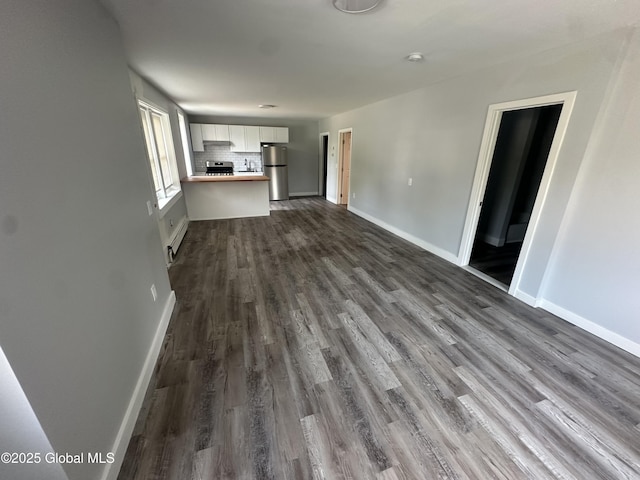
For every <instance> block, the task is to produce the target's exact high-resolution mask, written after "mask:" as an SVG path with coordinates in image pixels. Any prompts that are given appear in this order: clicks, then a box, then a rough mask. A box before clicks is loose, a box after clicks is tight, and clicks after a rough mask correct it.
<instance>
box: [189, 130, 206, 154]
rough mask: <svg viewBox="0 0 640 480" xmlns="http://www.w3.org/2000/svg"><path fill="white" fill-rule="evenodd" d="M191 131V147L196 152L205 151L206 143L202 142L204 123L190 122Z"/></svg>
mask: <svg viewBox="0 0 640 480" xmlns="http://www.w3.org/2000/svg"><path fill="white" fill-rule="evenodd" d="M189 130H190V131H191V148H193V151H194V152H204V143H202V125H201V124H199V123H190V124H189Z"/></svg>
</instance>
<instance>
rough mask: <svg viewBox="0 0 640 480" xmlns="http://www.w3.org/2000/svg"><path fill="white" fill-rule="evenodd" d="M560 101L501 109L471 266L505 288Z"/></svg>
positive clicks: (539, 175)
mask: <svg viewBox="0 0 640 480" xmlns="http://www.w3.org/2000/svg"><path fill="white" fill-rule="evenodd" d="M561 111H562V104H556V105H546V106H544V107H534V108H525V109H521V110H511V111H507V112H504V113H503V115H502V120H501V121H500V128H499V130H498V137H497V139H496V146H495V149H494V152H493V158H492V160H491V168H490V170H489V178H488V179H487V187H486V189H485V192H484V197H483V199H482V208H481V210H480V218H479V219H478V228H477V230H476V235H475V238H474V242H473V248H472V250H471V258H470V259H469V266H471V267H473V268H475V269H476V270H479V271H480V272H482V273H484V274H485V275H488V276H490V277H491V278H493V279H494V280H496V281H497V282H499V283H500V284H502V285H504V286H505V287H506V288H508V287H509V285H510V284H511V279H512V278H513V274H514V272H515V269H516V263H517V262H518V257H519V256H520V250H521V249H522V242H523V241H524V235H525V232H526V231H527V227H528V225H529V219H530V218H531V213H532V212H533V205H534V203H535V200H536V196H537V194H538V188H539V187H540V181H541V180H542V174H543V172H544V168H545V166H546V164H547V158H548V156H549V150H550V149H551V142H552V141H553V137H554V135H555V132H556V127H557V125H558V120H559V118H560V113H561Z"/></svg>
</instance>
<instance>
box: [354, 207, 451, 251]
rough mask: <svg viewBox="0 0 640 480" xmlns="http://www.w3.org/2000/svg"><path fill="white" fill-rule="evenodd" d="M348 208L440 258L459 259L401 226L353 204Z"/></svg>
mask: <svg viewBox="0 0 640 480" xmlns="http://www.w3.org/2000/svg"><path fill="white" fill-rule="evenodd" d="M347 210H348V211H350V212H351V213H354V214H356V215H358V216H359V217H362V218H364V219H365V220H368V221H370V222H371V223H375V224H376V225H378V226H379V227H382V228H384V229H385V230H387V231H389V232H391V233H393V234H395V235H397V236H399V237H400V238H404V239H405V240H407V241H408V242H411V243H413V244H414V245H417V246H418V247H420V248H423V249H425V250H426V251H428V252H431V253H433V254H434V255H437V256H439V257H440V258H443V259H445V260H447V261H449V262H451V263H454V264H455V263H456V261H457V257H456V256H455V255H454V254H453V253H451V252H448V251H446V250H444V249H442V248H440V247H436V246H435V245H432V244H430V243H429V242H426V241H424V240H422V239H421V238H418V237H416V236H415V235H412V234H410V233H407V232H405V231H404V230H400V229H399V228H396V227H394V226H393V225H390V224H388V223H387V222H385V221H383V220H380V219H379V218H376V217H373V216H371V215H369V214H368V213H364V212H363V211H361V210H358V209H357V208H355V207H352V206H350V205H349V206H347Z"/></svg>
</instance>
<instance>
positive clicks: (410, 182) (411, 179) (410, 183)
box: [408, 178, 413, 186]
mask: <svg viewBox="0 0 640 480" xmlns="http://www.w3.org/2000/svg"><path fill="white" fill-rule="evenodd" d="M408 185H409V186H411V185H413V178H410V179H409V182H408Z"/></svg>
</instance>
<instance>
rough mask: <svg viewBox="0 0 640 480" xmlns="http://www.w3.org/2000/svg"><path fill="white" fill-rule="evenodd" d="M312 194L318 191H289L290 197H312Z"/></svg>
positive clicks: (316, 193)
mask: <svg viewBox="0 0 640 480" xmlns="http://www.w3.org/2000/svg"><path fill="white" fill-rule="evenodd" d="M314 195H316V196H317V195H318V191H315V192H295V193H289V196H290V197H312V196H314Z"/></svg>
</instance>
